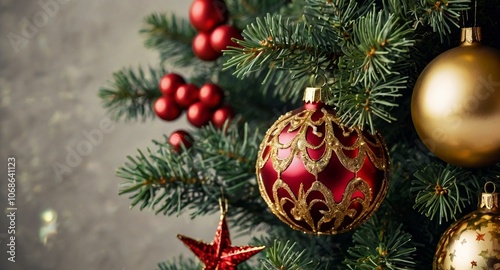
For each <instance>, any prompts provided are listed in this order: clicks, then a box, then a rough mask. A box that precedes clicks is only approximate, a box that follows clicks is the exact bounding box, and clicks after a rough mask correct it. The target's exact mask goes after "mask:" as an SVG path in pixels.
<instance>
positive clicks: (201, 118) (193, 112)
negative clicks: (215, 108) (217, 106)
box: [187, 101, 212, 127]
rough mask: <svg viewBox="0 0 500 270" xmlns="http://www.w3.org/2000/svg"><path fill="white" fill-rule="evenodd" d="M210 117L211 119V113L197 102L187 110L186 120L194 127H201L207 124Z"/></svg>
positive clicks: (201, 103)
mask: <svg viewBox="0 0 500 270" xmlns="http://www.w3.org/2000/svg"><path fill="white" fill-rule="evenodd" d="M211 117H212V112H211V111H210V109H209V108H208V107H207V106H206V105H205V104H203V102H201V101H198V102H196V103H194V104H193V105H191V106H189V108H188V110H187V120H188V122H189V123H191V124H192V125H193V126H195V127H202V126H204V125H206V124H208V122H209V121H210V118H211Z"/></svg>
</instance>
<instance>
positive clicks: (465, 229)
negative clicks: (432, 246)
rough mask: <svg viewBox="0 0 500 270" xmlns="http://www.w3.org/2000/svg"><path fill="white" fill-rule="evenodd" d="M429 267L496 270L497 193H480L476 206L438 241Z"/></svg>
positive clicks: (499, 234) (499, 250) (499, 245)
mask: <svg viewBox="0 0 500 270" xmlns="http://www.w3.org/2000/svg"><path fill="white" fill-rule="evenodd" d="M433 269H434V270H465V269H467V270H470V269H478V270H479V269H488V270H490V269H491V270H498V269H500V207H499V200H498V193H483V195H482V202H481V205H480V207H479V209H478V210H476V211H474V212H472V213H470V214H468V215H466V216H464V217H463V218H461V219H460V220H458V221H457V222H455V223H454V224H453V225H451V226H450V227H449V228H448V229H447V230H446V232H445V233H444V234H443V235H442V236H441V239H440V241H439V244H438V247H437V250H436V253H435V256H434V263H433Z"/></svg>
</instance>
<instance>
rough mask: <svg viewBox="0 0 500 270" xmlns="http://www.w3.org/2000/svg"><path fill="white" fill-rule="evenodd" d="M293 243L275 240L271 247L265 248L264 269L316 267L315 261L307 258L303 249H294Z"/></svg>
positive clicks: (295, 269)
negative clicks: (298, 250)
mask: <svg viewBox="0 0 500 270" xmlns="http://www.w3.org/2000/svg"><path fill="white" fill-rule="evenodd" d="M294 248H295V243H293V244H291V243H290V241H287V242H286V243H284V244H283V243H282V242H280V241H277V240H275V241H274V244H273V246H272V247H270V248H267V249H266V259H265V260H262V267H263V269H266V270H282V269H287V270H308V269H311V270H313V269H317V265H318V263H317V262H314V261H312V260H308V259H307V258H306V257H305V256H304V254H305V250H302V251H300V252H297V251H295V250H294Z"/></svg>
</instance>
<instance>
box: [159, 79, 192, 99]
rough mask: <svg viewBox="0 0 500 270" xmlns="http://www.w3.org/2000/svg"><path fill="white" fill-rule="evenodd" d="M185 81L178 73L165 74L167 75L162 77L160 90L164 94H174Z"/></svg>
mask: <svg viewBox="0 0 500 270" xmlns="http://www.w3.org/2000/svg"><path fill="white" fill-rule="evenodd" d="M185 83H186V82H185V81H184V78H183V77H182V76H181V75H179V74H177V73H168V74H165V76H163V77H162V78H161V79H160V83H159V88H160V92H161V93H162V94H163V95H164V96H173V95H174V94H175V91H176V90H177V88H178V87H179V86H181V85H183V84H185Z"/></svg>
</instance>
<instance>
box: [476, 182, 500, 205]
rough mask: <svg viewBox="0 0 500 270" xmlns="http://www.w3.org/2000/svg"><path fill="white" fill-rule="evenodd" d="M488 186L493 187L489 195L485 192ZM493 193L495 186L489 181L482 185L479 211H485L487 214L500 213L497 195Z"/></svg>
mask: <svg viewBox="0 0 500 270" xmlns="http://www.w3.org/2000/svg"><path fill="white" fill-rule="evenodd" d="M488 184H491V185H492V186H493V192H492V193H489V192H488V191H487V190H486V187H487V186H488ZM495 191H496V186H495V184H494V183H493V182H491V181H488V182H486V184H485V185H484V192H483V193H482V194H481V203H480V205H479V208H480V209H482V210H486V211H488V212H500V206H499V200H498V193H496V192H495Z"/></svg>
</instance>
